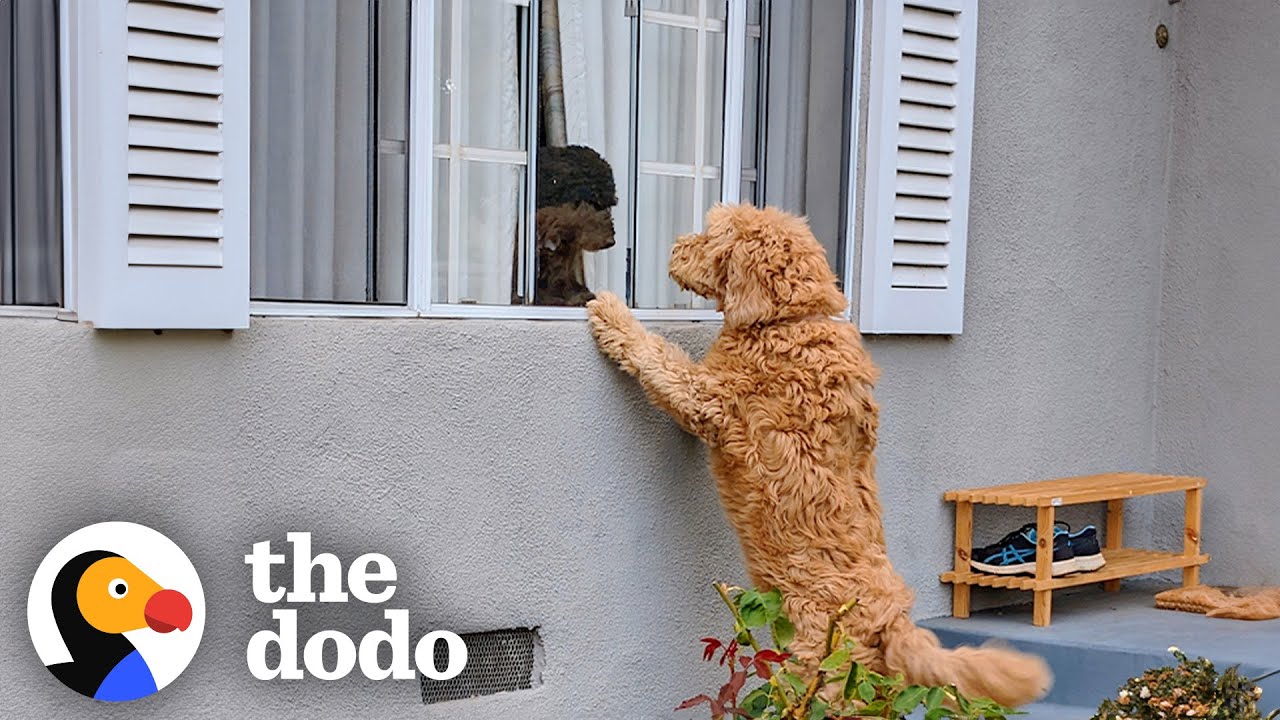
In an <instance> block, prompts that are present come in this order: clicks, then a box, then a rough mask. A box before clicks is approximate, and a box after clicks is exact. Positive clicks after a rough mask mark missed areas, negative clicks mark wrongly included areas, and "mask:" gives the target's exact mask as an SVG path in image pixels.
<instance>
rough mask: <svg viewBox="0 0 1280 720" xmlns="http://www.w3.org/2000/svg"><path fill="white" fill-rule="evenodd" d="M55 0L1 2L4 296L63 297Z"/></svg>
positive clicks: (21, 300) (54, 300) (46, 300)
mask: <svg viewBox="0 0 1280 720" xmlns="http://www.w3.org/2000/svg"><path fill="white" fill-rule="evenodd" d="M60 127H61V125H60V122H59V119H58V17H57V3H56V2H55V0H34V1H31V0H28V1H26V2H0V304H15V303H16V304H19V305H57V304H59V303H60V302H61V301H62V207H61V201H60V197H61V193H60V192H59V190H60V187H59V176H60V172H59V170H60V167H59V162H60V161H59V158H58V130H59V128H60Z"/></svg>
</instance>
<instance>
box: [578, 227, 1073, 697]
mask: <svg viewBox="0 0 1280 720" xmlns="http://www.w3.org/2000/svg"><path fill="white" fill-rule="evenodd" d="M670 274H671V278H672V279H673V280H675V281H676V282H677V283H678V284H679V285H680V286H681V287H683V288H685V289H687V290H691V291H693V292H695V293H697V294H698V295H701V296H703V297H706V298H709V299H714V300H715V301H716V303H717V304H718V306H719V308H720V310H722V311H723V312H724V328H723V330H722V331H721V333H720V335H719V337H718V338H717V339H716V341H715V343H714V344H713V345H712V346H711V348H710V349H709V350H708V351H707V355H706V358H705V359H704V360H703V361H702V362H701V363H695V362H693V361H692V360H690V359H689V357H688V355H686V354H685V353H684V352H683V351H682V350H680V349H679V348H677V347H675V346H673V345H671V344H669V343H668V342H667V341H666V340H664V339H663V338H661V337H659V336H657V335H654V334H652V333H649V332H647V331H646V330H645V329H644V327H642V326H641V325H640V323H639V322H638V321H636V319H635V318H634V317H633V316H632V314H631V312H630V310H628V309H627V307H626V305H625V304H623V303H622V301H621V300H619V299H618V298H617V297H616V296H615V295H612V294H609V293H604V292H602V293H599V294H598V295H597V297H596V299H595V300H593V301H592V302H590V303H588V305H587V308H588V312H589V314H590V321H591V328H592V331H593V333H594V334H595V338H596V341H597V342H598V343H599V345H600V349H601V350H602V351H603V352H604V353H605V354H606V355H608V356H609V357H610V358H612V359H613V360H615V361H616V362H617V363H618V364H619V365H620V366H621V367H622V369H623V370H625V371H626V372H627V373H629V374H631V375H633V376H635V377H636V378H637V379H638V380H639V381H640V384H641V385H642V386H643V387H644V390H645V392H646V393H647V394H648V396H649V398H650V399H651V400H652V401H653V403H654V404H655V405H657V406H658V407H660V408H662V409H663V410H665V411H666V412H668V413H670V414H671V415H672V416H673V417H674V418H675V419H676V420H677V421H678V422H679V423H680V425H682V426H683V427H684V429H685V430H687V431H688V432H690V433H693V434H694V435H696V436H698V437H700V438H702V439H703V440H705V441H706V443H707V444H708V445H709V446H710V449H711V470H712V474H713V475H715V478H716V481H717V484H718V486H719V490H720V499H721V502H722V503H723V505H724V509H725V512H726V514H727V515H728V518H729V522H730V523H731V524H732V525H733V527H734V529H735V530H736V531H737V533H738V538H739V540H740V542H741V545H742V551H743V554H744V555H745V557H746V563H747V569H748V571H749V572H750V575H751V580H752V582H753V583H755V585H756V586H757V587H759V588H762V589H768V588H778V589H779V590H781V591H782V593H783V595H784V597H785V598H786V611H787V614H788V615H789V616H790V618H791V620H792V622H794V623H795V626H796V631H797V632H796V639H795V641H794V644H793V646H792V650H793V651H794V652H795V653H796V658H797V659H798V661H800V662H801V663H804V664H805V667H806V670H807V671H809V672H811V671H813V669H814V667H815V663H816V659H817V658H818V656H819V654H820V652H821V647H822V645H823V643H824V640H825V637H824V636H825V631H826V627H827V618H828V617H829V616H830V615H831V613H833V612H834V611H835V610H836V609H837V608H838V607H839V606H840V605H842V604H843V603H845V602H846V601H847V600H849V599H851V598H856V599H857V600H858V602H859V604H858V606H857V607H856V608H855V609H854V611H853V612H851V613H849V614H848V615H847V616H846V617H845V620H844V621H843V622H842V626H843V630H844V632H845V633H847V634H848V635H849V636H850V637H853V638H855V639H856V640H857V642H858V651H857V652H858V654H857V659H858V660H859V662H862V663H865V664H866V665H868V666H869V667H871V668H873V669H875V670H877V671H879V672H886V673H896V672H901V673H902V674H903V675H904V676H905V677H906V679H907V681H908V682H911V683H920V684H929V685H946V684H954V685H956V686H957V687H959V689H960V691H961V692H963V693H965V694H967V695H969V696H972V697H989V698H992V699H994V700H996V701H997V702H1000V703H1003V704H1005V705H1021V704H1024V703H1027V702H1030V701H1032V700H1034V699H1036V698H1038V697H1040V696H1042V695H1043V694H1044V693H1045V692H1046V691H1047V690H1048V689H1049V686H1050V683H1051V676H1050V673H1049V669H1048V667H1047V665H1046V664H1045V663H1044V661H1043V660H1041V659H1040V658H1038V657H1034V656H1031V655H1026V654H1023V653H1020V652H1016V651H1014V650H1011V649H1005V648H994V647H983V648H959V649H956V650H944V649H943V648H941V647H940V646H939V643H938V640H937V638H936V637H935V636H934V634H933V633H931V632H929V631H928V630H924V629H922V628H919V627H916V626H915V624H913V623H912V622H911V617H910V614H909V613H910V609H911V604H912V601H913V596H912V592H911V589H910V588H908V587H907V585H906V583H905V582H904V581H903V579H902V578H901V577H900V576H899V575H898V574H897V573H896V572H894V569H893V566H892V564H891V563H890V562H889V557H888V555H887V554H886V552H885V544H884V527H883V525H882V523H881V519H880V501H879V497H878V494H879V493H878V489H877V487H876V479H875V456H874V451H875V447H876V428H877V423H878V418H877V414H878V408H877V406H876V403H875V400H874V399H873V398H872V395H871V387H872V384H873V383H874V382H875V379H876V375H877V370H876V367H875V366H874V365H873V364H872V362H871V359H870V357H868V355H867V352H866V351H865V350H864V349H863V347H862V343H861V336H860V335H859V333H858V330H857V328H855V327H854V326H853V325H852V324H850V323H848V322H844V321H839V320H833V319H832V317H831V316H833V315H838V314H840V313H843V312H844V309H845V298H844V296H843V295H842V294H841V293H840V291H839V290H838V289H837V287H836V280H835V276H834V275H833V274H832V272H831V270H830V268H829V267H828V265H827V260H826V257H825V255H824V253H823V250H822V246H821V245H819V244H818V242H817V240H815V239H814V237H813V235H812V234H811V233H810V231H809V228H808V226H807V225H806V224H805V221H804V220H803V219H801V218H798V217H795V216H793V215H789V214H787V213H785V212H782V211H780V210H776V209H774V208H765V209H757V208H754V207H749V206H723V205H722V206H717V207H715V208H712V210H711V211H710V212H708V213H707V218H706V231H705V232H704V233H702V234H695V235H687V236H685V237H682V238H680V240H679V241H678V242H677V243H676V245H675V247H674V248H672V251H671V267H670Z"/></svg>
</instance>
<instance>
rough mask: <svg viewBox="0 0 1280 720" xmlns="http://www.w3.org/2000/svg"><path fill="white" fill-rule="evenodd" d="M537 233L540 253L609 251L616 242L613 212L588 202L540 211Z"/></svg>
mask: <svg viewBox="0 0 1280 720" xmlns="http://www.w3.org/2000/svg"><path fill="white" fill-rule="evenodd" d="M537 233H538V248H539V250H550V251H552V252H554V253H556V254H562V253H574V252H579V251H581V252H594V251H597V250H608V249H609V248H611V247H613V245H614V243H615V242H616V240H615V238H614V234H613V213H612V212H610V211H609V209H608V208H604V209H599V208H596V207H594V206H592V205H591V204H589V203H585V202H583V203H574V204H565V205H555V206H553V207H544V208H539V209H538V215H537Z"/></svg>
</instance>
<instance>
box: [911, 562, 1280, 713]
mask: <svg viewBox="0 0 1280 720" xmlns="http://www.w3.org/2000/svg"><path fill="white" fill-rule="evenodd" d="M1159 589H1160V588H1153V587H1151V586H1141V585H1139V586H1135V587H1126V588H1125V589H1124V590H1123V591H1121V592H1119V593H1105V592H1102V591H1101V590H1096V591H1095V590H1093V589H1089V590H1085V591H1083V592H1080V593H1077V594H1073V595H1056V594H1055V597H1054V599H1053V623H1052V624H1051V625H1050V626H1049V627H1043V628H1038V627H1035V626H1034V625H1032V623H1031V607H1030V606H1029V605H1028V606H1016V607H1010V608H1000V609H996V610H987V611H982V612H975V613H974V614H973V616H972V617H970V618H968V619H965V620H959V619H956V618H950V617H945V618H934V619H931V620H926V621H923V622H922V623H921V625H923V626H925V627H928V628H929V629H931V630H933V631H934V632H935V633H937V634H938V638H939V639H940V640H942V642H943V643H944V644H945V645H948V646H955V645H980V644H982V643H984V642H987V641H989V640H998V641H1000V642H1004V643H1006V644H1009V645H1013V646H1014V647H1017V648H1020V649H1022V650H1026V651H1028V652H1031V653H1035V654H1037V655H1040V656H1041V657H1043V658H1044V659H1045V660H1046V661H1048V662H1049V665H1050V666H1051V667H1052V668H1053V672H1054V676H1055V680H1054V687H1053V690H1052V691H1051V692H1050V693H1049V695H1048V696H1047V697H1046V698H1044V701H1043V702H1044V703H1045V705H1042V706H1037V707H1035V708H1028V709H1029V710H1032V714H1031V715H1029V716H1028V718H1029V719H1030V720H1042V717H1043V720H1073V719H1074V718H1080V719H1081V720H1085V719H1087V718H1088V717H1090V715H1091V714H1092V712H1093V710H1092V709H1096V708H1097V707H1098V703H1100V702H1101V701H1102V700H1103V698H1106V697H1110V696H1112V695H1114V693H1115V692H1116V689H1117V688H1119V687H1120V686H1121V685H1123V684H1124V683H1125V681H1127V680H1128V679H1129V678H1131V677H1136V676H1138V675H1140V674H1142V671H1143V670H1145V669H1147V668H1150V667H1154V666H1159V665H1171V664H1173V663H1174V662H1175V661H1174V658H1173V656H1172V655H1170V654H1169V652H1168V648H1169V647H1170V646H1177V647H1179V648H1181V649H1182V650H1183V651H1184V652H1186V653H1187V654H1188V655H1190V656H1191V657H1193V658H1194V657H1197V656H1204V657H1207V658H1209V659H1210V660H1212V661H1213V663H1214V664H1215V665H1216V666H1217V668H1218V669H1219V670H1225V669H1226V668H1228V667H1230V666H1232V665H1237V664H1238V665H1240V669H1241V671H1242V672H1243V673H1244V674H1245V675H1246V676H1248V677H1257V676H1260V675H1263V674H1265V673H1268V672H1271V671H1273V670H1278V669H1280V650H1278V648H1280V620H1269V621H1261V622H1248V621H1242V620H1222V619H1216V618H1208V617H1204V616H1203V615H1196V614H1193V613H1184V612H1176V611H1171V610H1159V609H1157V608H1156V607H1155V602H1154V600H1153V596H1154V595H1155V593H1156V592H1157V591H1158V590H1159ZM1259 684H1260V685H1261V687H1262V690H1263V700H1262V702H1261V703H1259V708H1260V709H1263V708H1265V709H1266V710H1270V709H1273V708H1275V707H1277V706H1278V705H1280V675H1276V676H1273V677H1270V678H1267V679H1266V680H1263V681H1262V682H1261V683H1259ZM1051 706H1056V707H1051ZM1041 712H1043V713H1044V714H1043V716H1042V715H1041V714H1039V713H1041ZM1055 712H1056V713H1059V714H1057V715H1055V714H1052V713H1055ZM1072 712H1075V713H1080V712H1083V713H1084V714H1082V715H1081V714H1076V715H1072V714H1070V713H1072Z"/></svg>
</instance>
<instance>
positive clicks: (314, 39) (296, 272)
mask: <svg viewBox="0 0 1280 720" xmlns="http://www.w3.org/2000/svg"><path fill="white" fill-rule="evenodd" d="M250 13H251V17H250V22H251V26H252V31H251V32H252V38H251V48H252V49H251V54H252V57H251V64H252V69H253V84H252V100H251V106H252V120H251V123H252V125H251V140H250V143H251V154H250V157H251V160H250V163H251V170H250V176H251V182H252V198H253V200H252V202H251V216H250V268H251V271H250V294H251V297H253V298H254V299H258V300H289V301H310V302H347V303H364V302H368V303H386V304H404V303H405V302H406V301H407V287H408V284H407V279H408V274H407V273H408V268H407V262H408V235H407V219H408V210H407V208H408V192H409V175H408V157H407V154H406V150H407V147H408V123H409V114H408V107H409V106H408V97H409V81H408V70H409V0H254V2H252V3H251V4H250Z"/></svg>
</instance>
